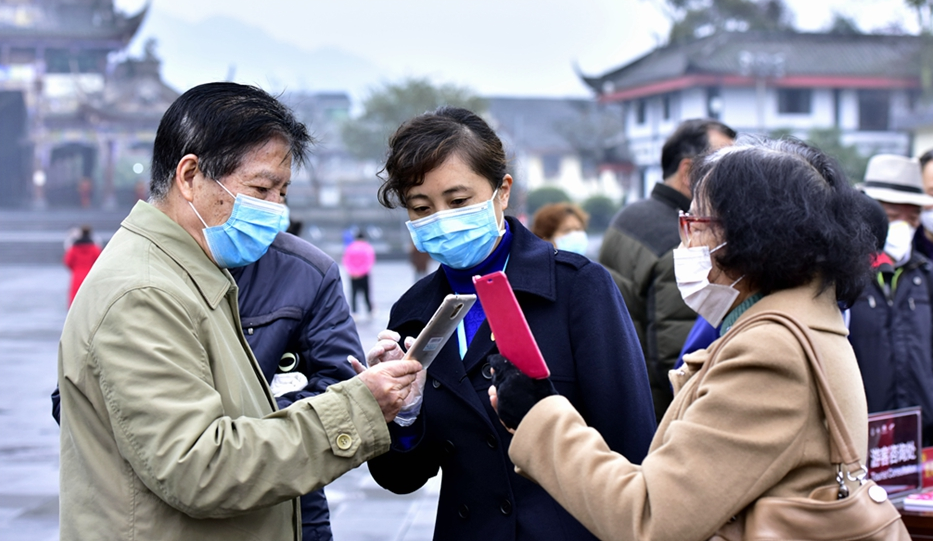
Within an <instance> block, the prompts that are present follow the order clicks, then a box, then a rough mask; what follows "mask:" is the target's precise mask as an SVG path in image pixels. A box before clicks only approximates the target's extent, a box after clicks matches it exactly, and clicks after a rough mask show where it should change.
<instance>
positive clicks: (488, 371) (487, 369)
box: [483, 363, 492, 379]
mask: <svg viewBox="0 0 933 541" xmlns="http://www.w3.org/2000/svg"><path fill="white" fill-rule="evenodd" d="M483 377H484V378H486V379H492V365H490V364H489V363H486V364H484V365H483Z"/></svg>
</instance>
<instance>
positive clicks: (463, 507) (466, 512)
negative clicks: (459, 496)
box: [457, 503, 470, 518]
mask: <svg viewBox="0 0 933 541" xmlns="http://www.w3.org/2000/svg"><path fill="white" fill-rule="evenodd" d="M457 514H458V515H460V518H467V517H469V516H470V508H469V507H467V504H465V503H461V504H460V511H458V512H457Z"/></svg>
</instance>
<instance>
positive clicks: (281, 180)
mask: <svg viewBox="0 0 933 541" xmlns="http://www.w3.org/2000/svg"><path fill="white" fill-rule="evenodd" d="M309 140H310V138H309V136H308V133H307V130H306V129H305V127H304V126H303V125H301V124H300V123H299V122H297V121H296V120H295V119H294V117H293V116H292V114H291V112H290V111H288V109H286V108H285V107H283V106H282V105H281V104H279V103H278V102H277V101H276V100H275V99H273V98H272V97H271V96H269V95H268V94H266V93H265V92H263V91H261V90H259V89H256V88H251V87H245V86H241V85H236V84H233V83H214V84H209V85H202V86H199V87H195V88H194V89H192V90H189V91H188V92H186V93H185V94H184V95H182V96H181V97H180V98H179V99H178V100H177V101H176V102H175V103H174V104H173V105H172V106H171V107H170V108H169V110H168V111H167V112H166V114H165V116H164V117H163V119H162V123H161V124H160V126H159V131H158V134H157V136H156V142H155V148H154V157H153V171H152V175H153V176H152V186H151V193H152V200H151V201H152V204H148V203H143V202H140V203H138V204H137V205H136V207H135V208H134V209H133V211H132V212H131V213H130V215H129V216H128V217H127V218H126V220H125V221H124V222H123V224H122V227H121V229H120V230H119V231H118V232H117V233H116V234H115V235H114V237H113V239H112V240H111V242H110V244H109V245H108V246H107V248H106V249H105V250H104V253H103V255H102V256H101V258H100V259H99V260H98V261H97V263H96V264H95V266H94V268H93V269H92V271H91V273H90V275H89V276H88V278H87V280H86V281H85V282H84V285H83V286H82V288H81V290H80V291H79V292H78V295H77V297H76V299H75V302H74V305H73V306H72V308H71V311H70V312H69V314H68V318H67V320H66V322H65V328H64V331H63V333H62V339H61V343H60V346H59V384H60V387H61V397H62V432H61V537H62V539H68V540H83V539H87V540H94V541H100V540H109V539H113V540H117V539H127V540H129V539H134V540H135V539H146V540H153V539H173V540H183V539H184V540H189V539H190V540H194V539H197V540H212V539H217V540H221V539H222V540H224V541H234V540H240V539H242V540H257V539H263V540H296V539H299V538H300V534H301V521H300V516H299V508H298V500H297V498H298V496H300V495H301V494H305V493H307V492H310V491H311V490H314V489H316V488H319V487H321V486H323V485H325V484H327V483H329V482H330V481H332V480H334V479H335V478H336V477H338V476H340V475H341V474H343V473H344V472H346V471H348V470H350V469H352V468H355V467H357V466H359V465H360V464H361V463H362V462H364V461H365V460H368V459H369V458H372V457H373V456H376V455H378V454H381V453H383V452H385V451H386V450H388V448H389V444H390V439H389V432H388V429H387V427H386V422H387V421H390V420H392V419H393V418H394V416H395V414H396V413H397V412H398V409H399V408H400V407H401V404H402V401H403V400H404V399H405V398H406V397H407V395H408V392H409V388H410V384H411V382H412V381H413V379H414V376H415V374H416V373H417V371H418V370H419V369H420V365H419V364H418V363H417V362H414V361H405V362H398V363H385V364H382V365H379V366H376V367H373V368H371V369H368V370H365V371H363V368H362V367H361V366H357V371H358V372H361V373H360V375H359V376H357V377H356V378H353V379H351V380H349V381H346V382H343V383H340V384H337V385H334V386H332V387H331V388H330V389H329V390H328V391H327V392H326V393H324V394H322V395H320V396H317V397H314V398H310V399H306V400H301V401H299V402H296V403H295V404H293V405H292V406H291V407H289V408H287V409H285V410H282V411H276V403H275V400H274V398H273V396H272V394H271V392H270V391H269V388H268V386H267V385H266V383H265V380H264V378H263V377H262V373H261V372H260V369H259V366H258V365H257V363H256V360H255V358H254V357H253V354H252V352H251V351H250V349H249V346H248V345H247V343H246V341H245V339H244V337H243V335H242V332H241V331H240V321H239V312H238V308H237V287H236V284H235V282H234V281H233V279H232V277H231V276H230V273H229V272H227V271H226V270H225V268H226V267H235V266H239V265H243V264H248V263H249V262H250V261H251V260H255V259H258V258H259V257H260V256H261V255H262V254H263V253H265V251H266V249H267V248H268V245H269V244H270V243H271V241H272V239H273V238H274V237H275V234H276V233H277V232H278V230H279V229H281V228H282V227H281V226H282V225H284V224H286V223H287V211H286V209H285V208H284V205H281V204H280V203H281V201H282V200H283V199H284V195H285V192H286V188H287V185H288V182H289V179H290V175H291V165H292V161H293V160H295V161H300V160H301V159H302V158H303V156H304V152H305V148H306V146H307V144H308V142H309ZM280 286H281V287H300V286H301V285H300V284H288V283H282V284H280Z"/></svg>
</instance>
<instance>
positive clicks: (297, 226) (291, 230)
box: [285, 220, 304, 237]
mask: <svg viewBox="0 0 933 541" xmlns="http://www.w3.org/2000/svg"><path fill="white" fill-rule="evenodd" d="M303 227H304V222H302V221H301V220H289V221H288V229H286V230H285V232H286V233H288V234H289V235H295V236H296V237H301V229H302V228H303Z"/></svg>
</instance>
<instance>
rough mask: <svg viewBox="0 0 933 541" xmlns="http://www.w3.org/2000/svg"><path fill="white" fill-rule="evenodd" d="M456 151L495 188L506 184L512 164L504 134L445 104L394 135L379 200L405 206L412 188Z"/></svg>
mask: <svg viewBox="0 0 933 541" xmlns="http://www.w3.org/2000/svg"><path fill="white" fill-rule="evenodd" d="M453 155H458V156H459V157H460V158H461V159H462V160H463V161H464V162H466V164H467V165H469V166H470V169H472V170H473V171H474V172H475V173H476V174H478V175H479V176H481V177H484V178H486V179H487V180H489V183H490V185H492V187H493V189H496V188H498V187H499V186H501V185H502V179H503V178H505V175H506V165H507V162H506V158H505V150H504V149H503V148H502V141H501V140H499V136H498V135H496V132H494V131H493V130H492V128H490V127H489V124H486V121H484V120H483V119H482V118H480V117H479V116H478V115H477V114H476V113H473V112H472V111H468V110H467V109H462V108H460V107H447V106H444V107H440V108H438V109H437V110H435V111H432V112H429V113H424V114H423V115H419V116H416V117H414V118H412V119H409V120H407V121H405V123H403V124H402V125H401V126H399V128H398V130H396V132H395V134H394V135H392V137H391V138H390V139H389V155H388V157H387V158H386V164H385V167H383V169H382V171H380V172H379V178H381V179H382V180H383V183H382V186H380V187H379V202H380V203H381V204H382V205H383V206H384V207H387V208H395V207H396V206H397V205H401V206H403V207H405V206H406V201H405V194H406V193H408V190H410V189H411V188H413V187H414V186H419V185H421V183H423V182H424V176H425V175H426V174H428V173H430V172H431V171H433V170H434V169H436V168H437V167H438V166H440V165H442V164H443V163H444V162H445V161H446V160H447V158H449V157H451V156H453Z"/></svg>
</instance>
